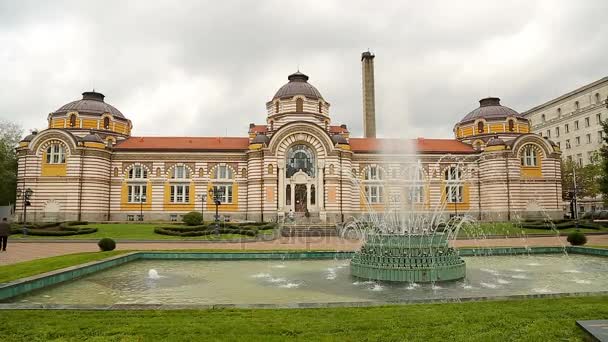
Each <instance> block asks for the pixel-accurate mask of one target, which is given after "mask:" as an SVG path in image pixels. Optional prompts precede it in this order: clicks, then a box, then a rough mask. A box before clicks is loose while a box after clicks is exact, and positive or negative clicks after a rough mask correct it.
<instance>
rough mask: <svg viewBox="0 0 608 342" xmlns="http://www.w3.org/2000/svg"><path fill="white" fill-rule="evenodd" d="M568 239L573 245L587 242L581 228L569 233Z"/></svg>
mask: <svg viewBox="0 0 608 342" xmlns="http://www.w3.org/2000/svg"><path fill="white" fill-rule="evenodd" d="M567 240H568V242H570V244H571V245H572V246H582V245H584V244H586V243H587V237H586V236H585V234H583V232H581V231H580V230H575V231H573V232H572V233H570V234H568V239H567Z"/></svg>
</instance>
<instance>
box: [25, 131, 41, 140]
mask: <svg viewBox="0 0 608 342" xmlns="http://www.w3.org/2000/svg"><path fill="white" fill-rule="evenodd" d="M36 134H38V131H32V133H31V134H29V135H27V136H26V137H25V138H23V139H21V141H22V142H30V141H32V140H33V139H34V137H36Z"/></svg>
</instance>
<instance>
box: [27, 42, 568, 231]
mask: <svg viewBox="0 0 608 342" xmlns="http://www.w3.org/2000/svg"><path fill="white" fill-rule="evenodd" d="M361 61H362V70H363V107H364V108H363V120H364V128H365V137H351V136H350V133H349V130H348V128H347V125H344V124H338V125H336V124H334V123H333V122H332V119H331V113H330V103H329V102H328V101H327V99H325V98H324V97H323V96H322V94H321V92H320V91H319V90H317V88H316V87H314V86H313V85H312V84H311V83H309V77H308V76H307V75H304V74H302V73H300V72H296V73H294V74H291V75H289V77H288V82H287V83H286V84H285V85H283V86H282V87H280V88H279V89H278V91H277V92H276V93H275V94H274V96H272V97H271V98H270V100H269V101H268V102H266V115H265V116H266V117H265V122H263V123H261V124H250V125H249V129H248V131H246V128H245V127H244V130H243V136H241V137H155V136H132V135H131V130H132V128H133V124H132V122H131V121H130V120H129V119H128V118H127V117H125V115H123V113H121V112H120V111H119V110H118V109H117V108H116V107H114V106H112V105H110V104H109V103H107V102H105V99H104V95H102V94H100V93H97V92H85V93H83V94H82V95H83V96H82V99H80V100H76V101H73V102H70V103H68V104H66V105H64V106H61V107H59V109H57V110H56V111H54V112H52V113H50V114H49V115H48V117H47V121H48V128H47V129H45V130H42V131H40V132H37V133H35V134H31V135H28V136H27V137H25V138H24V139H23V140H22V141H21V143H20V144H19V147H18V149H17V152H18V156H19V171H18V187H19V188H20V189H31V190H32V191H33V193H32V195H31V197H30V199H29V203H30V205H29V206H27V207H26V206H24V201H23V200H22V199H20V200H19V201H18V203H17V205H16V207H17V215H18V216H19V218H20V219H23V211H24V208H26V209H27V220H28V221H51V220H88V221H107V220H110V221H127V220H137V219H138V218H139V215H140V213H143V219H144V220H146V221H147V220H167V221H168V220H178V219H179V218H180V216H181V215H183V214H184V213H187V212H189V211H203V212H204V215H205V218H206V219H212V217H213V214H214V209H215V205H214V203H213V200H212V198H211V193H212V192H210V191H209V190H215V191H216V193H217V196H218V198H219V200H220V201H221V203H222V204H221V205H220V206H219V211H220V214H221V215H223V216H226V217H230V218H231V219H233V220H235V219H246V220H265V221H269V220H273V219H276V218H277V217H281V216H284V215H286V213H289V212H290V211H294V212H295V213H296V214H298V215H303V213H306V212H307V213H308V215H309V216H310V217H311V219H318V220H320V221H325V222H338V221H342V220H344V219H347V218H349V217H351V216H357V215H361V214H363V213H365V212H367V211H368V210H369V208H370V207H371V208H373V209H374V210H376V211H379V212H383V211H387V210H389V209H390V208H392V207H393V205H394V203H397V202H404V201H406V202H409V203H411V205H412V208H413V209H414V210H417V211H421V212H431V211H434V210H437V208H440V207H443V208H445V212H446V215H447V214H450V215H463V214H467V215H471V216H473V217H475V218H477V219H482V220H490V219H491V220H508V219H511V220H514V219H517V218H519V217H525V216H529V215H535V216H536V215H540V214H542V215H549V216H551V217H561V216H562V200H561V185H560V155H561V152H560V151H559V148H558V147H557V145H555V144H553V143H552V142H551V141H550V140H548V139H546V138H543V137H541V136H539V135H536V134H531V133H530V132H529V130H530V123H529V121H528V119H527V118H526V117H524V116H522V115H521V114H520V113H518V112H516V111H514V110H512V109H510V108H508V107H505V106H502V105H501V104H500V101H499V99H498V98H485V99H482V100H481V101H479V103H480V106H479V107H478V108H476V109H474V110H473V111H471V112H470V113H468V114H466V115H464V116H463V118H462V120H461V121H460V122H458V123H456V124H455V126H454V138H451V139H426V138H418V139H413V140H396V139H380V138H376V137H375V135H376V128H375V127H376V125H375V124H376V122H375V120H376V114H375V110H374V77H373V61H374V56H373V55H372V54H370V53H369V52H366V53H363V54H362V57H361ZM379 117H380V118H381V116H379ZM260 119H263V118H262V117H260ZM403 146H413V147H414V148H415V151H413V150H411V149H407V148H402V147H403Z"/></svg>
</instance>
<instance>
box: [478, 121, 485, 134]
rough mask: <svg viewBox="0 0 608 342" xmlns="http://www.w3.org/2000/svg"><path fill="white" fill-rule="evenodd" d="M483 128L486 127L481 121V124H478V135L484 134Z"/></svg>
mask: <svg viewBox="0 0 608 342" xmlns="http://www.w3.org/2000/svg"><path fill="white" fill-rule="evenodd" d="M483 126H484V125H483V122H482V121H479V122H478V123H477V133H483Z"/></svg>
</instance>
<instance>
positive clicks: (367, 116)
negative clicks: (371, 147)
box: [361, 51, 376, 138]
mask: <svg viewBox="0 0 608 342" xmlns="http://www.w3.org/2000/svg"><path fill="white" fill-rule="evenodd" d="M374 57H375V56H374V55H373V54H372V53H371V52H369V51H366V52H363V53H362V54H361V68H362V70H363V131H364V136H365V137H366V138H375V137H376V95H375V93H374Z"/></svg>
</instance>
